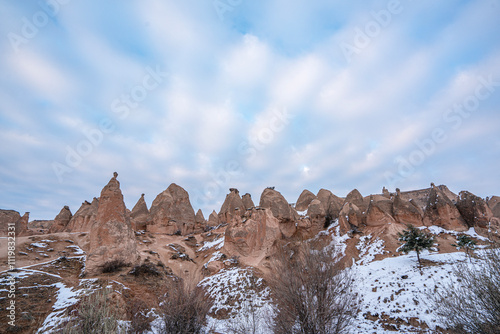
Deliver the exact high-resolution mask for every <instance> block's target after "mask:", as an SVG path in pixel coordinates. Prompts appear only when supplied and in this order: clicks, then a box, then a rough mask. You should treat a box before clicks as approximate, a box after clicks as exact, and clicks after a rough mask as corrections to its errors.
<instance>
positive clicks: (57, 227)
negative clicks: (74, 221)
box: [49, 205, 73, 233]
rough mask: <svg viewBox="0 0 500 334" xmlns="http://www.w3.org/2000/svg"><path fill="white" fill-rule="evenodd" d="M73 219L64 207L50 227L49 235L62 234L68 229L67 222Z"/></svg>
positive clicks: (69, 211)
mask: <svg viewBox="0 0 500 334" xmlns="http://www.w3.org/2000/svg"><path fill="white" fill-rule="evenodd" d="M71 218H73V215H72V214H71V210H70V209H69V206H67V205H66V206H64V207H63V208H62V209H61V211H60V212H59V214H58V215H57V216H56V218H54V222H53V223H52V225H51V226H50V229H49V233H58V232H63V231H65V230H66V228H67V227H68V224H69V222H70V221H71Z"/></svg>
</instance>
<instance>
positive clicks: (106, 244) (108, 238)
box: [86, 173, 138, 275]
mask: <svg viewBox="0 0 500 334" xmlns="http://www.w3.org/2000/svg"><path fill="white" fill-rule="evenodd" d="M117 176H118V174H117V173H114V176H113V178H112V179H111V180H110V181H109V183H108V184H107V185H106V186H105V187H104V188H103V189H102V191H101V197H100V200H99V209H98V210H97V215H96V220H95V222H94V223H93V225H92V229H91V231H90V247H89V256H88V259H87V262H86V273H87V274H90V275H97V274H99V273H100V272H102V267H103V266H104V265H106V263H108V262H111V261H119V262H122V263H127V264H134V263H135V262H136V261H137V259H138V253H137V245H136V240H135V235H134V231H133V230H132V227H131V224H130V221H129V220H127V214H126V208H125V203H124V201H123V195H122V192H121V190H120V182H118V180H117V179H116V177H117Z"/></svg>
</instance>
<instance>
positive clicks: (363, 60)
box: [0, 0, 500, 219]
mask: <svg viewBox="0 0 500 334" xmlns="http://www.w3.org/2000/svg"><path fill="white" fill-rule="evenodd" d="M0 15H1V20H0V35H1V36H2V38H1V39H0V51H1V52H0V73H1V75H0V143H1V144H0V208H3V209H14V210H17V211H20V212H21V214H22V213H24V212H25V211H30V212H31V219H52V218H53V217H54V216H55V215H56V214H57V213H58V212H59V210H60V209H61V208H62V207H63V206H64V205H69V206H70V208H71V210H72V212H73V213H74V212H75V211H76V210H77V209H78V208H79V206H80V205H81V203H82V202H83V201H84V200H91V199H92V198H93V197H94V196H99V194H100V191H101V189H102V187H103V186H104V185H105V184H106V183H107V182H108V180H109V179H110V178H111V177H112V173H113V172H114V171H117V172H118V173H119V177H118V179H119V180H120V182H121V187H122V191H123V193H124V196H125V201H126V204H127V207H129V208H132V207H133V205H134V204H135V202H136V201H137V200H138V198H139V197H140V194H141V193H145V194H146V201H147V202H148V204H151V202H152V201H153V199H154V198H155V196H156V195H157V194H158V193H160V192H161V191H163V190H164V189H166V188H167V187H168V185H169V184H170V183H172V182H175V183H177V184H179V185H181V186H182V187H184V188H185V189H186V190H187V191H188V192H189V194H190V196H191V202H192V204H193V206H194V207H195V209H196V210H197V209H198V208H201V209H202V210H203V211H204V214H205V216H207V215H208V214H209V212H210V211H211V210H212V209H216V210H217V211H218V210H219V208H220V205H221V203H222V201H223V200H224V197H225V195H226V194H227V192H228V188H229V187H236V188H238V189H239V190H240V192H241V193H242V194H243V193H246V192H249V193H251V194H252V195H253V199H254V201H255V202H258V201H259V197H260V194H261V192H262V190H263V189H264V188H265V187H267V186H275V187H276V189H277V190H279V191H281V193H282V194H283V195H284V196H285V197H286V198H287V199H288V200H289V201H290V202H295V201H296V199H297V197H298V195H299V194H300V192H301V191H302V190H303V189H309V190H311V191H313V192H317V191H318V190H319V189H320V188H327V189H329V190H331V191H332V192H334V193H335V194H337V195H339V196H345V195H346V194H347V193H348V192H349V191H350V190H352V189H353V188H357V189H359V190H360V191H361V193H362V194H364V195H368V194H370V193H379V192H380V191H381V189H382V187H383V186H386V187H387V188H389V189H390V190H393V189H394V188H395V187H399V188H401V189H402V190H409V189H419V188H425V187H428V186H429V184H430V182H435V183H436V184H447V185H448V186H449V187H450V189H451V190H452V191H455V192H459V191H460V190H464V189H467V190H470V191H472V192H474V193H476V194H478V195H480V196H482V197H485V196H490V195H493V194H497V195H500V168H499V163H500V113H499V111H500V110H499V109H500V20H499V17H500V1H499V0H478V1H458V0H456V1H453V0H450V1H439V2H436V1H430V0H429V1H410V0H401V1H398V0H388V1H387V0H385V1H332V0H317V1H306V0H292V1H290V0H287V1H285V0H266V1H264V0H256V1H255V0H252V1H250V0H202V1H200V0H183V1H174V0H164V1H160V0H142V1H132V0H130V1H97V0H96V1H83V0H41V1H34V0H33V1H15V0H0Z"/></svg>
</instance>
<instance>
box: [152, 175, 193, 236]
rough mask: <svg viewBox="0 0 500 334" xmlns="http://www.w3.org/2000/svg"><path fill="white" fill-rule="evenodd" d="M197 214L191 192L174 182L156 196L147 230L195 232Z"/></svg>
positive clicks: (172, 232) (154, 231) (171, 232)
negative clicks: (190, 197)
mask: <svg viewBox="0 0 500 334" xmlns="http://www.w3.org/2000/svg"><path fill="white" fill-rule="evenodd" d="M194 226H195V214H194V209H193V207H192V206H191V202H190V201H189V194H188V193H187V191H186V190H184V189H183V188H182V187H179V186H178V185H176V184H175V183H172V184H171V185H170V186H169V187H168V188H167V189H166V190H165V191H163V192H162V193H161V194H159V195H158V196H156V198H155V200H154V201H153V204H152V205H151V210H150V222H148V225H147V230H148V231H150V232H153V233H166V234H175V233H181V234H182V235H187V234H190V233H193V232H194Z"/></svg>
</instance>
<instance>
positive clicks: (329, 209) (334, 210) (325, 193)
mask: <svg viewBox="0 0 500 334" xmlns="http://www.w3.org/2000/svg"><path fill="white" fill-rule="evenodd" d="M360 196H361V194H360ZM316 197H317V198H318V200H319V201H320V202H321V204H322V205H323V208H324V209H325V214H326V215H327V216H328V217H329V219H331V220H335V219H337V218H338V217H339V213H340V210H342V207H343V206H344V199H343V198H340V197H337V196H336V195H334V194H333V193H332V192H331V191H330V190H326V189H320V191H318V195H316Z"/></svg>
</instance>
